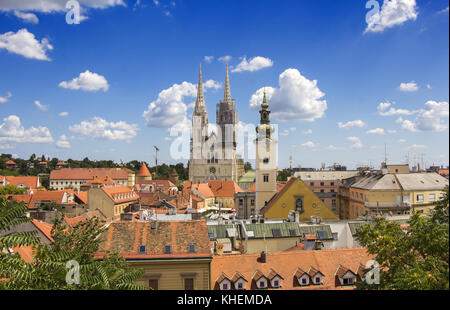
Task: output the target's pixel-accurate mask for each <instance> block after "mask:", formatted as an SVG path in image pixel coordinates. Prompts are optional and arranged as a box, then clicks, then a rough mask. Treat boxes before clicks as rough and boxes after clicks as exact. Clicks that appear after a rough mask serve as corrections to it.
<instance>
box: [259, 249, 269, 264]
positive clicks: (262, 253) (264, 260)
mask: <svg viewBox="0 0 450 310" xmlns="http://www.w3.org/2000/svg"><path fill="white" fill-rule="evenodd" d="M266 261H267V258H266V252H264V251H262V252H261V256H260V257H259V262H260V263H263V264H265V263H266Z"/></svg>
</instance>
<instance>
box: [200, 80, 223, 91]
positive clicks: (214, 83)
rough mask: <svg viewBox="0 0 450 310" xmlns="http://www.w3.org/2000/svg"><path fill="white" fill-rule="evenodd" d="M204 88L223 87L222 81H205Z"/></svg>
mask: <svg viewBox="0 0 450 310" xmlns="http://www.w3.org/2000/svg"><path fill="white" fill-rule="evenodd" d="M203 87H204V88H214V89H219V88H222V83H220V82H218V81H214V80H207V81H206V82H205V83H203Z"/></svg>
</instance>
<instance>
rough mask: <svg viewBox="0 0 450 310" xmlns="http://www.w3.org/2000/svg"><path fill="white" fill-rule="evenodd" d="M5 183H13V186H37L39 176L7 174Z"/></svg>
mask: <svg viewBox="0 0 450 310" xmlns="http://www.w3.org/2000/svg"><path fill="white" fill-rule="evenodd" d="M4 180H5V185H6V184H11V185H13V186H19V185H20V184H23V185H25V186H26V187H28V188H37V187H38V180H39V177H37V176H17V177H16V176H9V175H8V176H5V177H4Z"/></svg>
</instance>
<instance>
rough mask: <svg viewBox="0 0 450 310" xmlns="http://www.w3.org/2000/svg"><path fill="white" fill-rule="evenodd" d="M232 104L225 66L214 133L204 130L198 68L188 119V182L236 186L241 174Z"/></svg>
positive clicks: (242, 171) (201, 85)
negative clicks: (190, 117) (221, 97)
mask: <svg viewBox="0 0 450 310" xmlns="http://www.w3.org/2000/svg"><path fill="white" fill-rule="evenodd" d="M238 120H239V119H238V112H237V111H236V103H235V100H234V99H231V90H230V78H229V75H228V64H227V65H226V74H225V87H224V96H223V100H221V101H220V103H218V104H217V111H216V130H215V131H213V130H210V129H212V128H209V126H208V112H207V110H206V103H205V97H204V95H203V82H202V67H201V64H200V72H199V79H198V87H197V99H196V101H195V107H194V112H193V115H192V138H191V149H190V159H189V180H191V181H192V182H208V181H210V180H220V181H234V182H238V180H239V178H240V177H241V176H242V175H243V174H244V161H243V159H242V158H241V157H240V156H239V155H237V154H236V147H237V140H236V139H237V137H236V134H237V133H236V130H237V124H238Z"/></svg>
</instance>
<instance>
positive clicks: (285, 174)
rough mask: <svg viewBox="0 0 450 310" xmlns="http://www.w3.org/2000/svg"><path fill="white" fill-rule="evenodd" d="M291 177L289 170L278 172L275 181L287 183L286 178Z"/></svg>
mask: <svg viewBox="0 0 450 310" xmlns="http://www.w3.org/2000/svg"><path fill="white" fill-rule="evenodd" d="M290 176H291V170H290V169H283V170H280V171H279V172H278V176H277V181H287V179H288V177H290Z"/></svg>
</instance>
